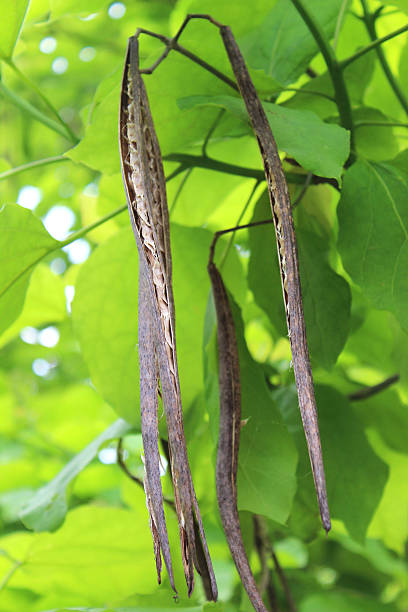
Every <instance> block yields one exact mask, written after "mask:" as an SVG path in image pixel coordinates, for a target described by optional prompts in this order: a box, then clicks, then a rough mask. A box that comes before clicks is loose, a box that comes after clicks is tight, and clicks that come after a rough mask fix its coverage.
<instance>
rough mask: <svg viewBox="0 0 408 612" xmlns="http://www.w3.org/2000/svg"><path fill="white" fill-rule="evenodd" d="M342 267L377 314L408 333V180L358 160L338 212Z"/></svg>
mask: <svg viewBox="0 0 408 612" xmlns="http://www.w3.org/2000/svg"><path fill="white" fill-rule="evenodd" d="M338 218H339V242H338V247H339V251H340V254H341V256H342V260H343V265H344V267H345V269H346V270H347V272H348V273H349V274H350V276H351V278H352V279H353V281H354V282H355V283H356V284H358V285H359V286H360V287H361V289H362V291H363V293H364V294H365V296H366V297H367V298H368V299H369V300H370V301H371V302H372V304H373V305H374V307H375V308H379V309H387V310H390V311H391V312H393V313H394V314H395V316H396V317H397V319H398V320H399V322H400V324H401V325H402V326H403V327H404V328H405V329H406V330H407V329H408V309H407V303H408V281H407V275H406V273H405V271H406V269H407V266H408V240H407V239H408V224H407V218H408V177H407V176H406V175H404V174H403V173H402V172H400V171H398V170H397V169H396V168H395V167H393V166H391V165H386V164H375V163H370V162H368V161H363V160H360V161H358V162H357V163H355V164H354V165H353V166H351V168H349V170H347V172H346V174H345V178H344V189H343V191H342V194H341V198H340V203H339V206H338Z"/></svg>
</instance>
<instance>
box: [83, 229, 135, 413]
mask: <svg viewBox="0 0 408 612" xmlns="http://www.w3.org/2000/svg"><path fill="white" fill-rule="evenodd" d="M138 269H139V265H138V257H137V249H136V244H135V242H134V239H133V235H132V233H131V230H130V228H129V227H127V228H124V229H123V230H121V231H120V232H118V233H117V234H115V235H114V236H113V237H112V238H110V239H109V240H107V241H106V242H105V243H103V244H102V245H100V246H99V247H98V248H97V249H96V250H95V251H94V252H93V253H92V255H91V257H90V258H89V259H88V261H87V262H86V263H85V264H84V265H83V266H82V268H81V270H80V273H79V276H78V280H77V283H76V286H75V299H74V302H73V305H72V318H73V323H74V329H75V331H76V334H77V336H78V338H79V341H80V344H81V349H82V353H83V356H84V358H85V361H86V363H87V365H88V368H89V373H90V375H91V378H92V381H93V384H94V385H95V387H96V388H97V390H98V391H99V393H101V395H102V396H103V397H104V398H105V400H106V401H107V402H109V403H110V404H111V405H112V406H113V408H114V409H115V410H116V411H117V412H118V413H119V415H120V416H123V418H125V419H126V420H127V421H129V422H130V423H134V424H138V423H139V422H140V416H139V361H138V353H137V303H138Z"/></svg>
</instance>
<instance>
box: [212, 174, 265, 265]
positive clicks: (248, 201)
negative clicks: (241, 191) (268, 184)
mask: <svg viewBox="0 0 408 612" xmlns="http://www.w3.org/2000/svg"><path fill="white" fill-rule="evenodd" d="M259 183H260V181H256V183H255V185H254V186H253V188H252V190H251V193H250V194H249V196H248V199H247V201H246V202H245V204H244V207H243V209H242V210H241V212H240V215H239V217H238V219H237V221H236V223H235V231H233V232H232V235H231V238H230V239H229V242H228V244H227V246H226V247H225V250H224V253H223V254H222V257H221V260H220V263H219V266H218V267H219V269H221V268H222V267H223V265H224V262H225V260H226V259H227V257H228V253H229V252H230V250H231V247H232V244H233V242H234V238H235V233H236V230H237V229H242V226H241V225H240V223H241V221H242V219H243V217H244V215H245V213H246V211H247V210H248V206H249V205H250V203H251V201H252V198H253V197H254V195H255V192H256V190H257V189H258V186H259Z"/></svg>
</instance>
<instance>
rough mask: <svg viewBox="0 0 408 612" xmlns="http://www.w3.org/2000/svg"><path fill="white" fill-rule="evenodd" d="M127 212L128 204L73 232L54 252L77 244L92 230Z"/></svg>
mask: <svg viewBox="0 0 408 612" xmlns="http://www.w3.org/2000/svg"><path fill="white" fill-rule="evenodd" d="M125 210H127V204H124V205H123V206H119V208H115V210H113V211H112V212H110V213H108V214H107V215H105V216H104V217H101V218H100V219H98V220H97V221H94V222H93V223H90V224H89V225H87V226H86V227H82V228H81V229H80V230H78V231H76V232H73V233H72V234H71V235H70V236H68V238H67V239H66V240H63V241H62V242H60V243H59V244H58V246H57V247H55V249H52V250H53V251H55V250H56V249H62V248H63V247H65V246H67V245H68V244H71V242H75V240H78V239H79V238H82V236H85V234H88V233H89V232H91V231H92V230H94V229H96V228H97V227H99V226H100V225H102V224H103V223H106V222H107V221H110V220H111V219H113V217H116V216H117V215H119V214H120V213H122V212H124V211H125Z"/></svg>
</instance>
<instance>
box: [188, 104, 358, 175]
mask: <svg viewBox="0 0 408 612" xmlns="http://www.w3.org/2000/svg"><path fill="white" fill-rule="evenodd" d="M178 103H179V106H180V108H182V109H191V108H194V107H196V106H198V107H200V106H205V107H206V106H218V107H221V108H225V109H227V110H228V111H229V112H230V113H233V114H234V115H235V116H236V117H237V118H238V119H240V120H241V121H242V122H243V123H244V124H245V123H248V122H249V119H248V115H247V112H246V108H245V104H244V102H243V100H240V99H239V98H234V97H232V96H207V95H205V96H191V97H188V98H182V99H180V100H179V101H178ZM263 106H264V110H265V112H266V116H267V118H268V121H269V124H270V126H271V129H272V132H273V134H274V136H275V138H276V142H277V144H278V147H279V148H280V149H282V150H283V151H285V152H286V153H287V154H288V155H290V156H291V157H294V158H295V159H296V161H298V162H299V164H300V165H301V166H303V167H304V168H305V169H306V170H309V171H310V172H313V173H314V174H317V175H319V176H327V177H333V178H336V179H337V180H340V176H341V173H342V169H343V164H344V162H345V161H346V159H347V157H348V154H349V135H348V132H347V131H346V130H344V129H343V128H341V127H339V126H338V125H334V124H329V123H324V122H323V121H322V120H321V119H319V117H318V116H317V115H316V114H315V113H312V112H310V111H300V110H299V111H298V110H293V109H288V108H285V107H284V106H280V105H279V104H273V103H272V102H264V103H263ZM247 129H248V130H250V129H251V128H250V127H249V125H248V128H247Z"/></svg>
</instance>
